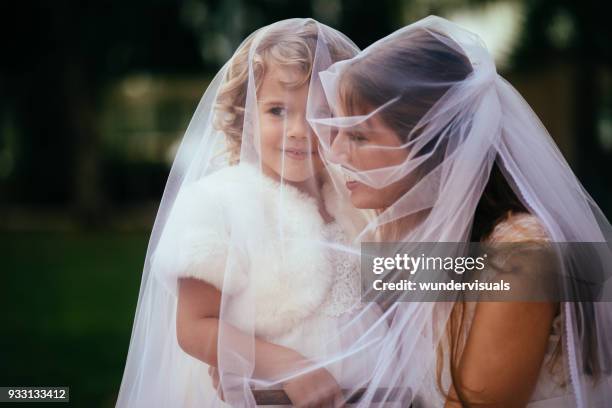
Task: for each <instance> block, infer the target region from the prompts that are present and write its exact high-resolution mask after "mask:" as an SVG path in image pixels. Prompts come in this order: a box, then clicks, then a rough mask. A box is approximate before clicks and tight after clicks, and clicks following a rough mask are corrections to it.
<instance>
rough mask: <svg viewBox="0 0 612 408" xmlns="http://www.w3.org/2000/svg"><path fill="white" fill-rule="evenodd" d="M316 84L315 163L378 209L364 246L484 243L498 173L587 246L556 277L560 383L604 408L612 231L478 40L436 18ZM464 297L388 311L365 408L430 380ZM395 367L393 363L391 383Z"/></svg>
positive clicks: (549, 225) (552, 229)
mask: <svg viewBox="0 0 612 408" xmlns="http://www.w3.org/2000/svg"><path fill="white" fill-rule="evenodd" d="M320 79H321V84H322V89H320V90H319V92H318V93H317V94H311V98H310V99H309V104H311V106H312V109H310V110H309V121H310V123H311V126H312V127H313V129H314V130H315V132H316V134H317V136H318V137H319V143H320V148H321V150H322V151H323V153H324V154H323V155H324V157H326V159H327V162H328V166H329V167H330V168H334V169H337V168H338V167H339V166H338V164H340V165H341V168H342V171H343V172H344V173H345V175H346V176H347V187H348V188H349V189H350V190H351V199H352V201H353V203H354V204H355V205H356V206H358V207H361V208H376V209H378V211H377V214H376V216H375V217H374V218H373V219H372V220H371V221H370V222H369V224H368V225H367V226H366V228H364V229H363V230H362V232H361V234H360V236H359V237H358V238H357V239H358V240H362V241H388V242H400V243H404V244H406V243H415V242H416V243H422V242H430V243H441V242H470V241H478V240H479V239H480V238H482V237H483V235H482V234H477V229H478V228H480V226H479V225H477V224H476V222H477V221H478V220H479V219H482V217H481V216H480V215H478V216H475V214H480V213H479V211H480V207H479V205H480V204H481V198H482V197H483V194H484V193H485V190H487V189H488V188H489V184H490V183H489V182H490V181H491V180H492V179H493V174H494V173H498V175H499V176H501V177H502V178H503V179H504V180H505V182H506V183H507V184H508V185H509V187H511V190H512V191H513V193H514V195H515V196H516V198H517V199H518V201H519V203H518V204H516V205H517V209H518V208H519V207H521V208H523V210H525V211H527V212H528V213H530V214H532V215H533V216H535V217H536V218H537V220H538V221H539V223H540V224H541V225H542V226H543V227H544V229H545V231H546V235H547V237H548V239H549V241H550V242H552V243H594V244H593V245H590V246H586V247H580V248H581V249H577V248H575V247H571V249H572V250H571V251H566V252H563V253H561V252H558V253H557V256H558V258H559V259H558V261H559V271H558V273H560V274H563V275H564V276H566V277H569V278H570V279H569V280H568V281H566V283H565V284H562V285H561V287H560V289H559V292H558V293H557V294H556V295H555V296H558V297H555V299H557V301H560V302H561V303H560V313H561V315H562V316H563V331H562V334H561V338H562V340H561V341H562V346H561V349H562V356H561V361H562V366H563V370H562V371H563V373H562V375H563V376H564V379H565V381H566V387H567V388H566V389H567V392H568V393H569V395H570V396H571V397H570V399H571V401H572V402H571V404H572V406H574V405H575V406H578V407H607V406H610V405H611V404H612V381H611V369H612V304H611V303H608V302H609V301H611V300H612V285H610V280H609V276H610V268H611V266H610V265H612V248H611V247H610V244H609V243H610V238H611V237H612V228H611V226H610V223H609V222H608V220H607V219H606V218H605V216H604V215H603V214H602V212H601V211H600V209H599V208H598V206H597V205H596V203H595V202H594V201H593V199H592V198H591V197H590V196H589V194H588V193H587V192H586V191H585V190H584V188H583V187H582V185H581V184H580V182H579V181H578V180H577V178H576V177H575V175H574V174H573V172H572V171H571V169H570V167H569V166H568V164H567V163H566V161H565V160H564V158H563V157H562V155H561V154H560V152H559V150H558V148H557V147H556V145H555V143H554V142H553V140H552V139H551V138H550V136H549V135H548V133H547V131H546V129H545V128H544V126H543V125H542V124H541V123H540V121H539V120H538V118H537V116H536V115H535V114H534V112H533V111H532V110H531V109H530V107H529V105H528V104H527V103H526V102H525V101H524V100H523V98H522V97H521V96H520V95H519V94H518V92H517V91H516V90H515V89H514V88H513V87H512V86H511V85H510V84H509V83H508V82H507V81H505V80H504V79H503V78H502V77H501V76H499V75H498V74H497V72H496V69H495V64H494V62H493V59H492V56H491V55H490V54H489V53H488V51H487V49H486V47H485V46H484V44H483V43H482V41H481V40H480V39H479V38H478V37H477V36H476V35H474V34H473V33H470V32H468V31H466V30H464V29H462V28H460V27H458V26H456V25H455V24H453V23H451V22H449V21H447V20H445V19H442V18H439V17H433V16H432V17H428V18H425V19H423V20H421V21H418V22H416V23H414V24H411V25H409V26H407V27H404V28H402V29H400V30H398V31H396V32H394V33H393V34H391V35H389V36H388V37H386V38H384V39H381V40H379V41H378V42H376V43H375V44H373V45H371V46H370V47H368V48H367V49H365V50H363V51H362V52H361V53H360V54H359V55H358V56H356V57H354V58H352V59H350V60H346V61H341V62H338V63H336V64H334V65H333V66H332V67H331V68H329V69H328V70H326V71H324V72H321V73H320ZM391 131H393V132H394V134H395V135H396V136H397V137H396V138H395V139H393V140H395V141H397V143H395V144H393V143H392V141H390V140H391V139H389V134H390V132H391ZM507 204H508V203H500V205H507ZM508 209H509V210H512V208H511V207H508ZM481 232H482V231H481ZM489 232H490V231H489ZM404 247H406V245H404ZM419 276H421V275H416V276H415V277H414V279H415V281H418V280H419V279H420V278H419ZM568 282H569V283H568ZM576 282H582V284H584V285H582V286H581V285H577V284H576ZM584 288H587V289H584ZM377 296H378V295H373V298H374V299H375V300H379V301H382V299H380V298H378V297H377ZM459 296H460V294H457V298H456V299H449V298H448V297H444V298H442V297H440V298H439V299H436V298H435V296H430V297H428V298H426V299H424V300H427V301H424V302H410V300H423V299H421V298H418V297H413V298H411V297H410V296H408V297H406V298H404V299H403V300H407V301H408V302H391V304H388V305H387V308H386V312H385V317H386V318H387V321H388V322H389V326H390V328H389V331H388V333H387V335H386V336H385V338H384V340H382V341H381V343H380V344H379V350H380V352H379V364H378V365H377V366H376V367H373V369H372V379H371V381H370V383H369V387H368V389H367V390H366V393H365V395H364V397H363V398H362V400H361V403H360V404H359V406H364V407H365V406H369V404H370V402H371V399H370V398H371V397H372V396H373V395H374V392H375V390H376V389H379V388H381V386H382V384H383V383H384V384H385V386H387V387H394V388H395V389H403V390H410V391H405V392H406V395H408V396H410V395H412V396H413V397H415V396H417V395H418V394H419V393H420V392H421V389H422V388H423V387H424V385H423V384H425V382H426V381H427V378H428V377H431V376H432V375H435V371H436V364H437V363H438V362H439V360H438V354H437V353H438V346H439V345H442V344H443V343H444V329H443V328H444V327H445V325H446V323H447V321H449V319H450V316H451V311H452V307H453V305H454V304H455V302H454V301H457V302H459V300H460V299H459ZM433 300H451V302H439V303H435V302H432V301H433ZM392 365H395V366H396V367H398V369H397V370H396V371H394V375H389V373H388V372H387V371H386V369H387V368H388V367H390V366H392ZM409 398H410V397H409ZM414 402H415V403H417V404H418V403H419V402H418V400H417V399H415V400H414ZM550 404H551V405H548V406H557V405H555V403H554V402H552V400H551V402H550ZM425 405H426V404H425ZM426 406H427V405H426ZM430 406H436V405H430ZM499 406H503V403H501V405H499Z"/></svg>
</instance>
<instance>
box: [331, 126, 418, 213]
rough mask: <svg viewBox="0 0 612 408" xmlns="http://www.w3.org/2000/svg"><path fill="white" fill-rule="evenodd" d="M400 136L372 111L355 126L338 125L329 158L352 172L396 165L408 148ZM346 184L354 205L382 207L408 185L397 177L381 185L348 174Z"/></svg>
mask: <svg viewBox="0 0 612 408" xmlns="http://www.w3.org/2000/svg"><path fill="white" fill-rule="evenodd" d="M401 146H402V142H401V140H400V138H399V136H398V135H397V134H396V133H395V132H394V131H393V130H392V129H391V128H390V127H389V126H387V125H386V124H385V123H384V122H383V121H382V120H381V118H380V116H379V115H374V116H373V117H371V118H370V119H368V120H367V121H365V122H364V123H362V124H360V125H358V127H355V128H350V129H342V128H340V129H339V131H338V133H337V135H336V136H335V138H334V140H333V143H332V145H331V157H330V159H331V161H333V162H334V163H338V164H340V165H342V166H343V167H347V168H349V169H351V170H353V171H355V172H358V171H360V170H364V171H365V170H374V169H380V168H384V167H390V166H394V165H399V164H401V163H403V162H404V161H405V160H406V157H407V156H408V150H407V149H406V148H402V147H401ZM346 187H347V188H348V189H349V191H350V197H351V202H352V204H353V205H354V206H355V207H356V208H364V209H365V208H371V209H384V208H387V207H389V206H390V205H391V204H393V203H394V202H395V201H396V200H398V199H399V198H400V197H401V196H402V195H403V194H404V193H405V192H406V190H407V189H408V187H407V182H406V181H405V180H404V179H400V180H398V181H396V182H394V183H392V184H390V185H388V186H385V187H382V188H380V189H378V188H374V187H371V186H368V185H366V184H364V183H361V182H359V181H356V180H353V179H351V178H350V176H347V180H346Z"/></svg>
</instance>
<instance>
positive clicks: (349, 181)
mask: <svg viewBox="0 0 612 408" xmlns="http://www.w3.org/2000/svg"><path fill="white" fill-rule="evenodd" d="M344 178H345V180H346V188H348V189H349V190H350V191H353V190H354V189H356V188H357V187H359V184H361V183H359V182H358V181H356V180H353V178H352V177H351V176H349V175H348V174H346V173H345V174H344Z"/></svg>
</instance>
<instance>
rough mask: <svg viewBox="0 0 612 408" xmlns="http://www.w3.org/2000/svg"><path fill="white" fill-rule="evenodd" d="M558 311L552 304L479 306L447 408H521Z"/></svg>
mask: <svg viewBox="0 0 612 408" xmlns="http://www.w3.org/2000/svg"><path fill="white" fill-rule="evenodd" d="M557 311H558V304H556V303H545V302H479V303H477V304H476V309H475V313H474V318H473V321H472V326H471V329H470V332H469V334H468V336H467V339H466V344H465V349H464V351H463V355H462V356H461V359H460V362H459V364H458V366H457V371H456V375H457V376H456V378H455V379H454V381H453V383H454V384H453V385H454V387H452V388H451V390H449V399H448V400H447V403H446V405H445V407H446V408H451V407H452V408H455V407H470V406H473V405H474V406H478V407H500V406H503V407H524V406H525V405H526V404H527V403H528V402H529V399H530V396H531V394H532V392H533V390H534V387H535V385H536V382H537V380H538V376H539V373H540V368H541V366H542V362H543V360H544V355H545V353H546V349H547V347H548V337H549V335H550V330H551V326H552V322H553V319H554V317H555V315H556V313H557ZM457 397H458V398H457ZM457 399H458V400H459V401H460V402H459V403H458V402H457ZM453 400H454V401H453Z"/></svg>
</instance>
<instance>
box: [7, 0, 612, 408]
mask: <svg viewBox="0 0 612 408" xmlns="http://www.w3.org/2000/svg"><path fill="white" fill-rule="evenodd" d="M0 8H1V9H0V15H1V16H2V17H1V18H2V24H1V25H0V26H1V28H0V30H1V31H2V33H1V34H2V35H1V36H0V38H1V40H0V41H1V43H2V48H1V50H2V63H1V64H0V95H1V99H0V270H1V275H0V277H1V279H2V280H1V283H0V288H1V289H0V316H1V317H0V319H1V320H0V327H1V329H0V386H12V385H15V386H23V385H39V386H59V385H67V386H70V387H71V403H70V404H71V405H74V406H85V407H97V406H99V407H110V406H113V405H114V403H115V399H116V396H117V391H118V388H119V384H120V381H121V376H122V372H123V365H124V362H125V357H126V354H127V350H128V342H129V336H130V331H131V325H132V319H133V314H134V310H135V306H136V301H137V297H138V288H139V283H140V275H141V272H142V266H143V261H144V256H145V253H146V245H147V240H148V233H149V232H150V229H151V227H152V225H153V221H154V217H155V211H156V208H157V205H158V202H159V200H160V198H161V194H162V192H163V188H164V184H165V181H166V177H167V175H168V172H169V169H170V164H171V162H172V157H173V152H174V149H175V148H176V146H177V142H178V141H180V138H181V136H182V132H183V130H184V129H185V128H186V126H187V123H188V121H189V118H190V116H191V114H192V113H193V111H194V110H195V107H196V104H197V102H198V100H199V98H200V97H201V95H202V94H203V92H204V90H205V89H206V85H207V83H208V80H209V79H210V78H211V77H212V75H214V73H215V72H216V71H217V70H218V69H219V68H220V66H221V64H222V63H223V62H225V61H226V60H227V58H228V57H229V56H230V55H231V53H232V52H233V50H234V49H235V48H236V47H237V46H238V44H239V43H240V42H241V40H242V39H243V38H244V37H245V36H246V35H248V34H249V33H250V32H252V31H253V30H255V29H257V28H259V27H261V26H263V25H266V24H269V23H272V22H274V21H277V20H279V19H284V18H290V17H313V18H315V19H317V20H319V21H321V22H323V23H326V24H328V25H331V26H333V27H335V28H337V29H339V30H341V31H343V32H344V33H345V34H347V35H348V36H349V37H350V38H351V39H353V41H355V43H356V44H357V45H358V46H360V47H362V48H363V47H365V46H367V45H369V44H371V43H372V42H373V41H375V40H377V39H379V38H381V37H383V36H385V35H387V34H389V33H391V32H392V31H393V30H395V29H397V28H400V27H402V26H404V25H406V24H409V23H411V22H413V21H415V20H417V19H420V18H422V17H425V16H427V15H429V14H438V15H441V16H444V17H447V18H451V19H453V17H456V18H457V19H459V18H466V16H467V17H469V18H472V19H475V20H478V19H482V18H485V17H486V16H488V17H486V18H489V19H493V21H495V25H493V28H491V27H489V28H488V31H489V34H491V32H493V34H495V32H496V31H497V32H501V31H503V30H502V28H503V27H504V26H513V27H514V38H515V41H514V43H513V45H512V46H509V47H507V50H506V52H505V54H504V58H503V63H501V62H500V63H499V64H498V71H499V72H500V73H501V74H502V75H503V76H504V77H506V78H507V79H509V80H510V81H511V82H512V83H513V84H514V85H515V87H517V89H518V90H519V91H520V92H521V93H522V94H523V95H524V97H525V98H526V99H527V101H528V102H529V103H530V104H531V106H532V107H533V109H534V110H535V111H536V113H537V114H538V115H539V116H540V118H541V119H542V121H543V122H544V124H545V126H546V127H547V128H548V129H549V131H550V133H551V135H552V136H553V138H555V140H556V141H557V143H558V144H559V146H560V148H561V150H562V151H563V154H564V155H565V157H566V158H567V159H568V161H569V162H570V165H571V166H572V168H573V169H574V171H575V172H576V174H577V175H578V177H579V178H580V180H581V181H582V182H583V184H584V185H585V187H586V189H587V190H588V191H589V192H590V193H591V194H592V195H593V197H594V198H595V200H596V201H597V202H598V203H599V205H600V206H601V208H602V209H603V210H604V212H605V213H606V214H607V215H608V217H609V218H610V217H611V216H612V182H611V181H612V172H610V169H611V165H610V164H609V163H611V161H610V159H612V35H611V34H612V30H611V28H610V27H611V25H612V24H611V21H610V19H609V17H608V16H607V15H606V14H605V13H603V12H602V10H601V3H599V4H598V3H596V2H595V1H594V0H586V1H585V0H583V1H579V2H577V1H570V0H567V1H555V0H551V1H543V0H540V1H526V0H525V1H520V0H508V1H493V0H490V1H482V0H480V1H479V0H463V1H461V0H437V1H426V0H414V1H410V0H403V1H402V0H379V1H376V2H372V1H351V0H331V1H324V0H313V1H286V2H285V1H279V0H259V1H239V0H228V1H221V0H218V1H205V0H184V1H179V0H148V1H144V0H132V1H124V2H120V1H97V2H88V1H72V2H71V1H40V2H36V1H34V2H15V3H14V4H10V3H7V2H4V3H3V5H2V6H0ZM508 10H513V12H512V13H508V12H507V11H508ZM483 16H485V17H483ZM462 21H463V20H462ZM468 28H470V27H468ZM483 33H484V34H486V33H485V32H483ZM486 40H487V38H486V36H485V41H486ZM500 61H501V60H500ZM20 406H25V404H20ZM37 406H39V405H37Z"/></svg>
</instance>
